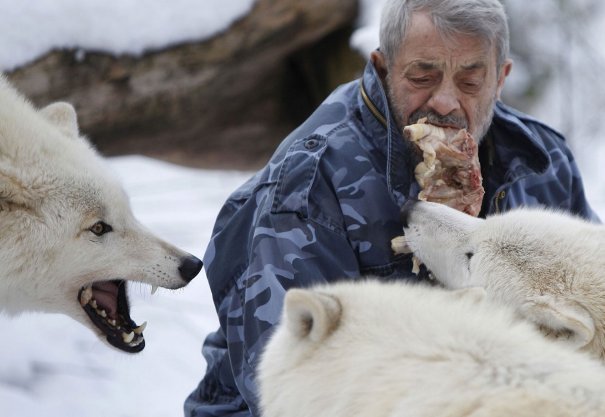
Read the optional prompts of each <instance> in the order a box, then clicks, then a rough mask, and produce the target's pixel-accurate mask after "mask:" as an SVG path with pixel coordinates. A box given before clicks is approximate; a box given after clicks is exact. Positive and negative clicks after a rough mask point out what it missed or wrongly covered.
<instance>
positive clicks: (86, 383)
mask: <svg viewBox="0 0 605 417" xmlns="http://www.w3.org/2000/svg"><path fill="white" fill-rule="evenodd" d="M383 1H384V0H360V6H361V10H362V15H361V17H360V20H359V29H358V30H357V31H356V32H355V33H354V34H353V36H352V38H351V44H352V45H353V46H354V47H355V48H358V49H359V50H360V51H362V52H363V53H364V54H366V55H369V53H370V51H372V50H373V49H374V48H375V47H376V46H377V44H378V34H377V26H378V24H377V22H378V19H379V15H380V13H379V10H378V9H379V7H380V5H381V4H382V3H383ZM522 1H523V3H526V2H525V1H524V0H522ZM253 3H254V0H229V1H223V0H203V1H202V2H200V1H194V0H171V1H169V2H167V1H164V0H36V1H9V0H0V10H2V13H0V69H1V70H10V69H12V68H15V67H17V66H19V65H23V64H25V63H27V62H30V61H31V60H34V59H36V58H37V57H39V56H41V55H42V54H44V53H45V52H47V51H48V50H50V49H51V48H74V49H77V50H81V51H83V52H82V53H85V52H86V51H90V50H102V51H107V52H110V53H114V54H116V55H120V54H131V55H138V54H141V53H143V52H144V51H147V50H153V49H156V48H161V47H163V46H166V45H170V44H174V43H178V42H182V41H188V40H197V39H204V38H206V37H208V36H211V35H213V34H215V33H217V32H219V31H221V30H224V29H225V28H227V27H228V26H229V25H230V24H231V23H232V22H233V21H234V20H236V19H237V18H238V17H240V16H242V15H244V14H245V13H247V12H248V11H249V9H250V8H251V7H252V6H253ZM602 15H604V14H602ZM604 16H605V15H604ZM602 23H603V19H599V20H598V21H597V22H595V23H594V24H593V25H592V26H591V28H590V30H597V28H598V27H599V25H600V27H603V25H602ZM28 29H29V30H28ZM595 36H598V35H595ZM597 39H600V38H599V37H597ZM600 44H603V43H602V42H601V43H600ZM593 55H594V56H593V59H597V58H595V56H596V57H601V58H600V59H602V57H603V56H605V54H603V53H602V51H595V53H594V54H593ZM578 62H582V61H578ZM574 65H579V64H574ZM589 68H594V65H593V66H589ZM516 69H519V68H516ZM520 69H521V71H522V68H520ZM592 77H593V78H590V79H589V80H590V81H591V82H592V84H591V86H592V90H593V94H595V95H596V94H599V93H600V92H599V89H597V88H594V86H595V85H599V83H598V82H597V81H598V78H597V77H596V76H595V75H592ZM578 78H580V77H578ZM599 96H602V94H599ZM551 101H553V99H552V98H549V99H548V102H546V103H543V107H542V108H541V110H540V112H539V113H540V115H544V116H546V117H547V118H549V117H550V118H551V119H552V120H547V121H549V123H553V124H554V125H555V126H558V125H557V123H560V118H559V117H558V116H560V115H561V114H562V112H561V111H560V110H556V109H555V110H552V106H553V104H552V103H551ZM556 101H557V103H565V100H564V99H561V98H556ZM560 106H563V107H564V104H560ZM581 106H582V104H581V105H580V107H581ZM585 107H586V108H587V109H589V110H594V111H595V112H596V111H597V110H598V109H599V108H600V107H599V106H592V107H591V104H590V103H589V104H588V105H586V106H585ZM576 125H577V123H576ZM600 133H602V132H600V131H598V130H593V131H592V136H591V138H592V140H593V142H591V143H593V144H594V143H597V144H598V145H599V146H593V147H592V148H591V152H589V153H588V154H589V155H587V153H586V152H583V153H582V155H583V157H582V158H581V161H582V164H581V168H582V170H583V171H584V173H585V176H584V177H585V179H588V183H587V187H588V191H589V198H590V200H591V201H592V202H593V205H594V207H595V208H596V209H597V211H598V212H599V214H600V216H601V218H603V219H605V192H604V191H605V189H604V185H603V184H602V181H600V179H601V178H603V176H604V175H605V168H604V167H603V166H600V161H603V160H605V147H603V146H602V145H601V143H599V142H595V140H596V139H594V138H596V137H599V134H600ZM600 136H602V135H600ZM580 143H582V142H580ZM110 165H111V166H112V167H113V168H114V169H115V170H116V172H117V173H118V174H119V175H120V176H121V177H122V179H123V183H124V186H125V188H126V190H127V192H128V193H129V195H130V197H131V202H132V206H133V210H134V212H135V214H136V216H137V217H138V218H139V219H140V220H141V222H142V223H143V224H145V225H146V226H147V227H149V228H150V229H151V230H153V231H154V232H155V233H156V234H158V235H159V236H161V237H163V238H165V239H166V240H168V241H170V242H172V243H173V244H176V245H177V246H180V247H182V248H183V249H185V250H188V251H189V252H191V253H193V254H194V255H196V256H198V257H202V255H203V251H204V249H205V247H206V245H207V243H208V241H209V238H210V233H211V230H212V227H213V223H214V220H215V218H216V216H217V214H218V211H219V210H220V207H221V205H222V204H223V202H224V200H225V199H226V198H227V196H228V194H229V193H230V192H231V191H233V190H234V189H235V188H236V187H237V186H238V185H240V184H241V183H243V182H244V181H245V180H246V179H247V178H248V177H249V176H250V173H248V172H236V171H233V172H228V171H207V170H196V169H190V168H184V167H180V166H176V165H171V164H168V163H164V162H160V161H157V160H153V159H148V158H144V157H140V156H127V157H119V158H112V159H110ZM131 294H132V304H133V307H132V316H133V318H134V319H135V321H137V322H139V323H141V322H142V321H145V320H146V321H148V323H149V325H148V327H147V330H146V331H145V336H146V341H147V345H146V348H145V350H144V351H143V352H142V353H141V354H139V355H126V354H123V353H119V352H117V351H114V350H112V349H110V348H108V347H107V346H105V345H104V344H101V343H100V342H99V341H98V340H97V339H96V338H95V336H93V334H92V333H91V332H90V331H89V330H87V329H85V328H84V327H83V326H81V325H79V324H77V323H76V322H74V321H72V320H70V319H68V318H66V317H63V316H58V315H37V314H24V315H22V316H20V317H18V318H15V319H8V318H6V317H2V316H0V334H2V335H3V336H2V343H0V357H2V358H3V359H2V360H1V361H0V416H2V417H29V416H42V415H43V416H45V417H64V416H72V415H73V416H84V417H96V416H99V417H101V416H103V417H105V416H114V417H138V416H147V417H154V416H157V417H166V416H178V415H182V404H183V401H184V400H185V397H186V396H187V395H188V394H189V392H191V391H192V390H193V389H194V388H195V386H196V385H197V383H198V382H199V380H200V378H201V377H202V375H203V373H204V368H205V363H204V360H203V358H202V356H201V353H200V348H201V344H202V341H203V339H204V337H205V335H206V334H208V333H209V332H211V331H213V330H215V329H216V328H217V326H218V321H217V318H216V314H215V311H214V307H213V304H212V298H211V295H210V292H209V289H208V284H207V282H206V277H205V275H204V273H203V272H202V273H201V274H200V276H199V277H197V278H196V279H195V280H193V282H192V283H191V284H190V285H189V286H187V287H186V288H185V289H182V290H177V291H168V290H162V289H160V290H159V291H158V293H156V294H155V295H154V296H151V295H150V294H149V287H148V286H144V285H136V284H135V285H134V286H133V287H132V290H131Z"/></svg>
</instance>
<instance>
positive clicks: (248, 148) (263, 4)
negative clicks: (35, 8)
mask: <svg viewBox="0 0 605 417" xmlns="http://www.w3.org/2000/svg"><path fill="white" fill-rule="evenodd" d="M356 16H357V0H257V3H256V4H255V6H254V8H253V10H252V11H251V12H250V13H249V14H248V15H247V16H245V17H244V18H242V19H241V20H239V21H238V22H236V23H234V24H233V25H232V26H231V27H230V28H229V29H228V30H227V31H225V32H223V33H220V34H218V35H216V36H214V37H213V38H210V39H207V40H205V41H202V42H196V43H189V44H183V45H175V46H173V47H170V48H167V49H164V50H161V51H154V52H149V53H147V54H145V55H144V56H142V57H132V56H120V57H115V56H112V55H108V54H106V53H100V52H94V51H80V50H70V51H53V52H51V53H49V54H47V55H46V56H44V57H42V58H41V59H39V60H37V61H36V62H34V63H32V64H30V65H28V66H26V67H22V68H19V69H17V70H15V71H13V72H12V73H9V74H7V75H8V77H9V79H10V80H11V81H12V82H13V83H14V84H15V85H16V86H17V88H19V89H20V90H21V91H22V92H23V93H25V94H26V95H27V96H28V97H30V98H31V99H32V101H33V102H34V103H35V104H37V105H40V106H42V105H44V104H47V103H48V102H50V101H54V100H65V101H68V102H71V103H72V104H74V106H75V107H76V110H77V112H78V115H79V122H80V128H81V131H82V132H84V133H85V134H87V135H88V136H89V138H90V139H91V141H92V142H93V143H94V144H95V145H96V146H97V148H98V149H99V150H100V151H101V152H102V153H104V154H106V155H117V154H125V153H140V154H146V155H149V156H153V157H159V158H163V159H167V160H171V161H176V162H180V163H185V164H189V165H198V166H200V165H201V166H204V165H205V166H225V165H226V164H227V165H229V164H231V165H234V166H235V165H237V166H238V167H242V166H243V167H253V166H257V165H259V164H260V163H262V162H264V161H265V160H266V158H267V157H268V156H269V154H270V152H271V151H272V150H273V149H274V147H275V145H276V143H278V142H279V141H280V140H281V139H282V138H283V137H284V136H285V135H286V134H287V133H288V132H289V131H290V130H291V129H292V128H294V127H295V126H296V125H297V124H298V123H299V122H300V121H301V120H302V119H304V117H306V116H307V115H308V114H309V113H310V112H311V111H312V110H313V108H314V107H315V106H316V105H317V104H318V103H319V101H320V100H322V99H323V98H324V97H325V95H326V94H328V93H329V91H330V90H331V89H332V88H333V87H334V86H335V85H336V84H339V83H341V82H344V81H348V80H350V79H352V78H353V77H355V76H357V75H359V73H360V71H361V68H362V66H363V63H362V59H361V58H360V57H359V56H358V55H357V54H356V53H354V52H352V51H350V50H349V47H348V34H349V31H350V29H351V27H352V24H353V22H354V20H355V18H356ZM335 68H336V69H335Z"/></svg>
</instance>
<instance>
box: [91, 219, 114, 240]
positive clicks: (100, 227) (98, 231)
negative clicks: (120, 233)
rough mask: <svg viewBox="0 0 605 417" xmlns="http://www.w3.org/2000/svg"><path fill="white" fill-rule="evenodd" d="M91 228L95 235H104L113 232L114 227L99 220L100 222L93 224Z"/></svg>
mask: <svg viewBox="0 0 605 417" xmlns="http://www.w3.org/2000/svg"><path fill="white" fill-rule="evenodd" d="M89 230H90V231H91V232H93V233H94V234H95V235H97V236H101V235H104V234H105V233H109V232H111V231H112V230H113V229H112V228H111V226H110V225H108V224H107V223H105V222H101V221H99V222H96V223H95V224H93V225H92V227H91V228H90V229H89Z"/></svg>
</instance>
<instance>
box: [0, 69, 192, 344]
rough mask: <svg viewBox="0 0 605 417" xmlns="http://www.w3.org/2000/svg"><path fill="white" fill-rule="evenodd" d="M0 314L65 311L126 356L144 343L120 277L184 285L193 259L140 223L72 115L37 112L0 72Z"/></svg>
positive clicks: (58, 106) (53, 108)
mask: <svg viewBox="0 0 605 417" xmlns="http://www.w3.org/2000/svg"><path fill="white" fill-rule="evenodd" d="M0 230H1V232H0V311H4V312H6V313H8V314H18V313H20V312H22V311H27V310H34V311H42V312H55V313H64V314H66V315H68V316H70V317H72V318H74V319H76V320H77V321H79V322H81V323H83V324H84V325H85V326H87V327H88V328H90V329H92V330H93V331H94V332H95V333H96V334H98V335H99V336H101V337H103V336H104V337H105V338H106V340H107V342H109V344H111V345H113V346H115V347H117V348H119V349H121V350H123V351H126V352H139V351H141V350H142V349H143V347H144V346H145V342H144V338H143V334H142V331H143V328H144V326H137V324H136V323H135V322H134V321H133V320H132V319H131V318H130V314H129V306H128V298H127V288H126V287H127V286H126V280H132V281H140V282H144V283H147V284H150V285H151V286H152V291H153V290H154V289H155V287H157V286H161V287H165V288H180V287H183V286H184V285H186V284H187V283H188V282H189V281H190V280H191V279H193V278H194V277H195V276H196V275H197V273H198V272H199V271H200V269H201V267H202V263H201V261H200V260H199V259H197V258H196V257H194V256H192V255H190V254H188V253H186V252H184V251H182V250H180V249H178V248H176V247H174V246H172V245H170V244H168V243H166V242H164V241H162V240H160V239H159V238H157V237H155V236H154V235H153V234H152V233H151V232H149V231H147V230H145V228H144V227H142V225H141V224H140V223H138V222H137V221H136V220H135V218H134V217H133V214H132V212H131V209H130V206H129V202H128V198H127V196H126V194H125V192H124V191H123V189H122V187H121V186H120V184H119V182H118V181H117V179H116V178H114V176H113V175H112V174H111V173H110V172H109V170H108V167H107V166H106V164H105V161H104V160H103V159H102V157H101V156H100V155H98V154H97V152H95V151H94V150H93V149H92V147H91V146H90V145H89V143H88V142H87V141H86V140H85V139H84V138H82V137H81V136H80V134H79V132H78V124H77V120H76V113H75V110H74V108H73V107H72V106H71V105H69V104H67V103H54V104H51V105H49V106H47V107H45V108H43V109H41V110H36V109H35V108H34V107H33V106H32V105H31V104H30V103H29V102H28V101H27V100H26V99H25V98H24V97H22V96H21V95H20V94H19V93H18V92H17V91H16V90H15V89H14V88H13V87H12V86H10V85H9V83H8V82H7V81H6V79H5V78H3V77H2V76H1V75H0Z"/></svg>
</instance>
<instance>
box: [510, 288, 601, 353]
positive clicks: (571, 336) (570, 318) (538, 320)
mask: <svg viewBox="0 0 605 417" xmlns="http://www.w3.org/2000/svg"><path fill="white" fill-rule="evenodd" d="M521 314H523V316H525V317H526V318H527V319H528V320H530V321H532V322H534V323H535V324H536V325H537V326H538V327H539V328H540V330H542V331H543V332H544V333H545V334H546V335H547V336H549V337H553V338H555V339H558V340H561V341H564V342H566V343H569V344H570V345H571V346H572V347H573V348H576V349H580V348H582V347H584V346H586V345H587V344H589V343H590V342H591V341H592V339H593V338H594V335H595V324H594V321H593V319H592V317H591V316H590V314H589V313H588V311H587V310H586V309H585V308H584V307H582V306H581V305H580V304H578V303H577V302H575V301H570V300H565V299H563V298H560V297H554V296H552V295H542V296H537V297H532V298H531V299H530V300H529V301H527V302H526V303H525V304H523V305H522V306H521Z"/></svg>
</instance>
